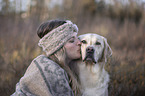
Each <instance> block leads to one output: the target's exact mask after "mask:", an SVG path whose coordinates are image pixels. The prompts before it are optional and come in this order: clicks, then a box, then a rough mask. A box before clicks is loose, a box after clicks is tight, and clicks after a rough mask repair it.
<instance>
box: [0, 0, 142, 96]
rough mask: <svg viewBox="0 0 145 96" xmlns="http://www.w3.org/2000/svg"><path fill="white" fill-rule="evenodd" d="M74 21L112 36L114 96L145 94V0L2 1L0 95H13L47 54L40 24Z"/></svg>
mask: <svg viewBox="0 0 145 96" xmlns="http://www.w3.org/2000/svg"><path fill="white" fill-rule="evenodd" d="M52 19H65V20H66V19H69V20H71V21H72V22H74V23H76V24H77V25H78V27H79V35H80V34H84V33H97V34H100V35H102V36H104V37H106V38H107V40H108V43H109V45H110V46H111V48H112V50H113V56H112V58H111V60H110V63H109V64H107V66H106V70H107V71H108V72H109V74H110V83H109V96H143V95H144V94H145V0H0V96H9V95H10V94H12V93H13V92H14V91H15V85H16V83H17V82H18V81H19V79H20V78H21V77H22V76H23V75H24V73H25V71H26V69H27V67H28V66H29V64H30V63H31V61H32V60H33V59H34V58H35V57H36V56H38V55H39V54H41V53H42V51H41V49H40V48H39V47H38V45H37V43H38V40H39V38H38V36H37V34H36V30H37V28H38V26H39V25H40V24H41V23H42V22H44V21H47V20H52Z"/></svg>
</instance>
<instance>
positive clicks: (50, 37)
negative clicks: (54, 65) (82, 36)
mask: <svg viewBox="0 0 145 96" xmlns="http://www.w3.org/2000/svg"><path fill="white" fill-rule="evenodd" d="M74 32H77V33H78V27H77V25H76V24H73V23H72V22H71V21H69V20H67V21H66V23H64V24H63V25H60V26H59V27H57V28H55V29H53V30H52V31H50V32H48V33H47V34H46V35H45V36H44V37H43V38H41V39H40V40H39V43H38V45H39V46H40V47H42V49H43V51H44V52H45V53H46V55H47V56H50V55H51V54H53V53H54V52H56V51H57V50H59V49H60V48H61V47H62V46H63V45H64V43H66V41H67V40H69V39H70V38H71V37H72V34H73V33H74Z"/></svg>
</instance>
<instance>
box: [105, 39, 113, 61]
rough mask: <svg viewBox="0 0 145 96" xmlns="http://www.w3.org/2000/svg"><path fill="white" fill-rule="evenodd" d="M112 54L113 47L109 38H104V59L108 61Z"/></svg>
mask: <svg viewBox="0 0 145 96" xmlns="http://www.w3.org/2000/svg"><path fill="white" fill-rule="evenodd" d="M111 56H112V49H111V48H110V46H109V44H108V42H107V39H106V38H104V59H105V62H106V63H107V59H108V58H109V57H111Z"/></svg>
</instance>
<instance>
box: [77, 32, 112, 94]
mask: <svg viewBox="0 0 145 96" xmlns="http://www.w3.org/2000/svg"><path fill="white" fill-rule="evenodd" d="M79 39H80V40H81V42H82V45H81V53H82V60H83V62H81V63H79V64H77V66H78V77H79V81H80V86H81V88H80V90H81V94H82V96H108V82H109V74H108V73H107V72H106V71H105V69H104V65H105V64H106V63H107V58H108V57H110V56H111V55H112V50H111V48H110V46H109V45H108V43H107V40H106V38H104V37H103V36H100V35H97V34H92V33H88V34H84V35H80V36H79Z"/></svg>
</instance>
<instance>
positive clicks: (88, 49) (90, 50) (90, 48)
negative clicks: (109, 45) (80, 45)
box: [86, 47, 94, 53]
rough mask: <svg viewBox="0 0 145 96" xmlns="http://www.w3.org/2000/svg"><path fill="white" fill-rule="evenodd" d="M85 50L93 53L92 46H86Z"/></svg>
mask: <svg viewBox="0 0 145 96" xmlns="http://www.w3.org/2000/svg"><path fill="white" fill-rule="evenodd" d="M86 52H91V53H93V52H94V49H93V47H88V48H87V49H86Z"/></svg>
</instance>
